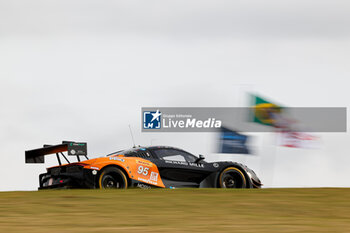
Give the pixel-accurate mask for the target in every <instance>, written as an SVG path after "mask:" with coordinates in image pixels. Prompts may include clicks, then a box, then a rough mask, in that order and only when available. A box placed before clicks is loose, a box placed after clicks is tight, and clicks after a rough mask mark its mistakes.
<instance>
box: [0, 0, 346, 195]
mask: <svg viewBox="0 0 350 233" xmlns="http://www.w3.org/2000/svg"><path fill="white" fill-rule="evenodd" d="M348 12H350V3H349V2H348V1H337V0H335V1H334V0H333V1H330V0H320V1H309V0H303V1H301V0H297V1H290V0H287V1H277V0H276V1H271V0H267V1H258V0H256V1H250V0H248V1H223V0H217V1H202V0H201V1H164V0H163V1H160V0H153V1H152V0H151V1H130V0H128V1H112V0H107V1H97V0H86V1H82V0H70V1H68V0H60V1H58V0H56V1H54V0H45V1H44V0H42V1H39V0H33V1H24V0H11V1H5V0H0V119H1V121H0V164H1V165H2V166H1V169H0V177H1V178H0V179H1V185H0V190H2V191H8V190H35V189H36V188H37V187H38V175H39V174H40V173H43V172H45V168H46V167H47V166H50V165H54V164H55V160H54V159H53V158H48V161H47V163H46V164H25V163H24V151H25V150H29V149H33V148H38V147H41V146H42V145H43V144H56V143H57V144H58V143H60V142H61V141H62V140H73V141H84V142H88V152H89V156H90V157H99V156H104V155H106V154H108V153H110V152H113V151H116V150H120V149H125V148H129V147H131V146H132V140H131V137H130V133H129V127H128V125H130V126H131V128H132V131H133V133H134V137H135V141H136V143H137V144H140V145H149V144H151V143H152V144H153V145H154V144H157V145H170V146H177V147H180V148H183V149H185V150H188V151H190V152H192V153H194V154H196V155H198V154H203V155H205V157H206V158H207V160H209V161H216V160H233V161H238V162H243V163H245V164H247V165H248V166H249V167H251V168H252V169H253V170H255V171H256V172H257V174H258V176H259V177H260V178H261V180H262V181H263V183H264V184H265V187H349V186H350V180H349V179H348V177H350V171H349V170H348V166H347V164H349V162H350V158H349V156H348V155H349V152H350V151H349V149H348V147H347V144H348V140H349V139H350V137H349V134H348V133H319V134H317V136H319V137H320V141H321V143H320V147H319V148H317V149H312V150H311V149H292V148H283V147H278V146H276V135H274V134H273V133H250V134H249V135H251V136H252V137H251V140H250V142H249V143H250V146H251V148H252V151H253V155H250V156H242V155H223V154H217V153H216V152H217V151H216V138H217V135H216V134H214V133H141V128H140V127H141V124H140V122H141V119H140V115H141V114H140V111H141V107H152V106H160V107H237V106H238V107H244V106H248V99H247V93H249V92H254V93H259V94H261V95H262V96H264V97H267V98H269V99H271V100H275V101H276V102H278V103H282V104H283V105H285V106H289V107H348V106H349V99H350V93H349V91H348V86H349V85H348V84H349V81H348V79H349V75H350V67H349V65H348V63H349V59H350V40H349V39H350V15H349V13H348ZM330 120H331V119H330Z"/></svg>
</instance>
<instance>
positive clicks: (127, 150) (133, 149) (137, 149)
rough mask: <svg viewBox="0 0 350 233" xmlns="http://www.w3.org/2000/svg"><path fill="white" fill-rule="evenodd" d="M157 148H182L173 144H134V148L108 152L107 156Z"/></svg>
mask: <svg viewBox="0 0 350 233" xmlns="http://www.w3.org/2000/svg"><path fill="white" fill-rule="evenodd" d="M155 149H176V150H182V151H183V149H180V148H176V147H173V146H140V145H139V146H134V147H132V148H129V149H125V150H119V151H116V152H113V153H110V154H108V155H107V156H110V155H115V154H124V153H130V152H137V151H142V150H155Z"/></svg>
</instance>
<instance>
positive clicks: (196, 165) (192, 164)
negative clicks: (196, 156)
mask: <svg viewBox="0 0 350 233" xmlns="http://www.w3.org/2000/svg"><path fill="white" fill-rule="evenodd" d="M188 165H190V166H192V167H204V164H203V163H188Z"/></svg>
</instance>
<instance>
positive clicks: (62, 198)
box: [0, 188, 350, 233]
mask: <svg viewBox="0 0 350 233" xmlns="http://www.w3.org/2000/svg"><path fill="white" fill-rule="evenodd" d="M0 232H24V233H31V232H36V233H40V232H60V233H62V232H129V233H130V232H350V189H333V188H330V189H261V190H224V189H175V190H169V189H152V190H140V189H132V190H58V191H38V192H2V193H0Z"/></svg>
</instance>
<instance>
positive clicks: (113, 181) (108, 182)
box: [102, 175, 122, 189]
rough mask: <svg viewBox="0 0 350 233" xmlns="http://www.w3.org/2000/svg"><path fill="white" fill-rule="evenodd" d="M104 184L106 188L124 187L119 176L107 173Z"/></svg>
mask: <svg viewBox="0 0 350 233" xmlns="http://www.w3.org/2000/svg"><path fill="white" fill-rule="evenodd" d="M102 186H103V188H105V189H118V188H122V184H121V182H120V180H118V178H117V177H115V176H111V175H106V176H105V177H103V181H102Z"/></svg>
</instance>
